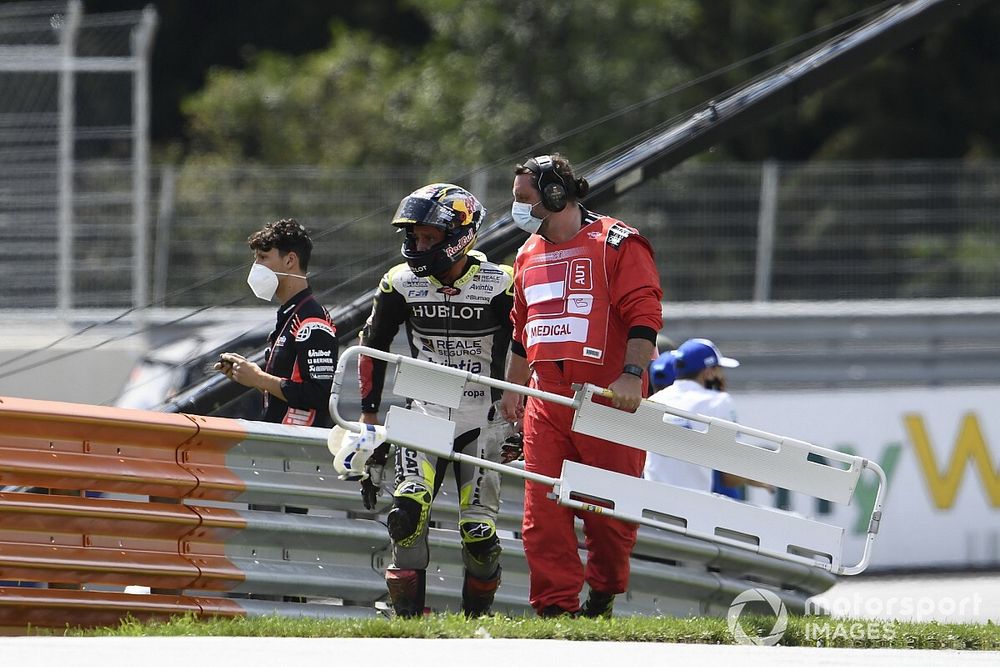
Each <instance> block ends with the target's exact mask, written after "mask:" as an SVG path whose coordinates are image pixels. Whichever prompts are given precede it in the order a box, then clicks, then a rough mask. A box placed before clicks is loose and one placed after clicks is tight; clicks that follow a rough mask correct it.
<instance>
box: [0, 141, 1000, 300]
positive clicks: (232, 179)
mask: <svg viewBox="0 0 1000 667" xmlns="http://www.w3.org/2000/svg"><path fill="white" fill-rule="evenodd" d="M130 169H131V163H109V162H107V161H101V162H95V163H85V164H80V165H78V169H77V171H76V181H77V183H78V187H77V190H76V195H75V198H74V208H75V213H76V219H77V226H76V228H75V230H74V232H73V233H74V237H75V246H76V248H77V252H76V253H75V256H74V262H75V263H74V266H73V275H74V289H75V299H76V303H77V304H78V305H102V306H110V307H120V308H125V307H128V306H130V305H131V304H132V299H133V296H134V294H135V290H134V289H133V285H132V284H131V281H132V280H133V277H134V274H133V272H132V267H133V257H132V252H133V248H134V244H133V241H132V240H131V226H130V224H131V220H132V210H131V208H130V204H129V199H128V196H127V194H126V193H123V192H122V188H121V187H120V185H121V184H122V183H126V184H127V183H128V182H129V179H130V178H131V177H130V173H131V171H130ZM510 174H511V172H510V170H509V168H506V167H505V168H496V169H492V170H489V172H488V173H486V172H484V173H480V174H478V175H477V176H474V177H471V178H470V177H457V176H456V175H448V174H431V175H428V174H427V173H426V172H425V171H422V170H419V171H418V170H405V169H396V170H391V169H373V170H371V171H356V170H344V169H321V168H273V169H272V168H261V167H253V168H251V167H245V168H229V167H208V166H195V165H188V166H186V167H184V168H181V169H179V170H178V169H174V168H156V169H153V170H152V179H151V187H150V194H151V196H150V200H151V204H150V209H151V210H150V212H149V216H150V220H151V225H150V235H151V243H150V246H149V247H150V250H149V257H148V258H147V263H148V266H150V267H151V268H150V270H149V271H148V272H147V273H146V274H145V280H147V281H148V283H147V287H148V291H149V293H150V295H151V301H152V302H154V303H155V304H156V305H157V306H170V307H194V306H213V305H227V304H238V305H257V304H256V303H255V302H254V299H253V297H252V296H250V295H249V291H248V290H247V289H246V286H245V284H244V278H245V275H246V271H247V270H248V268H249V264H250V262H251V258H250V253H249V250H248V249H247V246H246V238H247V236H248V235H249V234H250V233H251V232H253V231H254V230H256V229H258V228H259V227H260V226H261V225H262V224H264V223H265V222H268V221H270V220H274V219H277V218H281V217H295V218H297V219H299V220H300V221H301V222H303V223H304V224H305V225H307V227H309V228H310V230H311V231H312V232H313V236H314V238H315V240H316V248H315V250H314V259H313V262H312V266H311V267H310V269H311V272H312V274H313V284H314V285H315V286H316V287H317V289H318V291H321V292H323V293H324V294H326V299H325V301H326V302H327V303H330V304H335V303H338V302H341V301H343V300H346V299H349V298H353V297H354V296H356V295H357V294H359V293H361V292H362V291H364V290H366V289H371V288H373V287H374V285H375V284H376V282H377V280H378V277H379V275H380V274H381V272H382V271H384V270H385V268H386V266H387V265H389V264H390V263H393V262H395V261H398V251H399V245H400V240H401V239H400V238H399V236H397V235H396V234H395V233H394V230H393V229H392V228H391V226H390V225H389V218H390V216H391V215H392V212H393V210H394V209H395V206H396V204H397V203H398V202H399V199H400V198H401V197H403V196H404V195H406V194H407V193H408V192H410V191H411V190H413V189H415V188H417V187H419V186H421V185H423V184H424V183H425V182H427V181H430V180H436V179H440V180H449V179H455V180H457V181H458V182H460V183H461V184H463V185H465V186H467V187H469V188H470V189H472V190H473V191H474V192H475V193H476V194H477V195H479V196H480V197H481V198H482V199H483V201H484V202H485V203H486V205H487V207H488V208H489V210H490V216H489V220H490V221H492V220H495V219H497V218H498V217H499V216H500V215H501V214H502V213H503V212H504V211H505V210H506V209H507V207H508V206H509V205H510V180H511V175H510ZM48 177H50V176H47V178H48ZM38 178H42V177H41V176H39V177H38ZM32 182H34V181H33V179H32V178H29V177H28V176H27V175H26V174H24V173H21V174H19V175H18V179H17V180H16V181H12V180H9V179H8V180H7V181H6V183H7V185H6V187H8V188H10V187H13V188H17V187H22V186H26V185H27V184H29V183H32ZM126 187H127V186H126ZM38 196H39V198H40V199H44V196H45V195H42V194H39V195H38ZM602 209H603V210H602V212H604V213H608V214H610V215H615V216H617V217H620V218H622V219H623V220H625V221H626V222H628V223H629V224H632V225H635V226H637V227H639V228H640V230H641V231H642V232H643V233H644V234H645V235H646V236H648V237H649V239H650V240H651V241H652V243H653V246H654V248H655V250H656V256H657V262H658V265H659V268H660V273H661V278H662V281H663V285H664V291H665V295H666V299H667V300H668V301H672V302H680V301H751V300H761V301H766V300H774V301H787V300H799V299H803V300H832V299H876V298H922V297H985V296H1000V163H997V162H970V163H964V162H927V163H925V162H878V163H869V162H864V163H861V162H858V163H814V164H764V165H761V164H708V165H701V164H689V165H684V166H682V167H680V168H677V169H675V170H673V171H671V172H669V173H667V174H665V175H663V176H661V177H660V178H659V179H657V180H656V181H653V182H650V183H647V184H645V185H642V186H639V187H637V188H635V189H633V190H631V191H629V192H628V193H627V194H626V195H625V196H624V197H623V198H622V199H621V200H619V201H617V202H615V203H613V204H609V205H607V206H604V207H602ZM38 215H39V218H42V217H44V215H45V214H43V213H39V214H38ZM48 215H51V211H50V212H49V213H48ZM52 224H53V223H52V222H51V221H49V222H48V224H47V225H41V224H39V225H21V226H19V227H18V228H17V229H16V230H11V229H10V228H8V227H2V226H0V230H2V232H0V233H2V234H5V235H7V238H8V239H9V238H11V236H10V234H11V233H12V231H16V233H17V235H18V237H19V238H20V239H22V242H23V243H24V244H29V245H30V244H34V246H38V247H42V246H44V245H46V244H51V243H52V239H51V231H49V230H51V228H52ZM16 247H17V248H20V250H16V251H15V252H14V253H13V254H9V255H8V260H7V261H5V262H4V266H5V267H6V268H5V273H8V274H9V273H10V272H11V271H13V270H14V269H12V268H11V267H12V266H17V267H19V268H17V269H16V270H18V271H20V272H21V277H20V278H19V281H20V282H18V283H16V284H24V285H26V287H25V289H23V290H15V289H11V288H10V286H11V283H10V282H8V283H7V286H8V289H6V290H4V293H3V295H2V297H0V299H2V302H0V306H6V307H31V306H52V305H53V304H54V303H55V301H56V299H55V294H54V292H53V289H54V285H55V281H54V279H53V277H52V264H51V263H46V262H41V261H38V259H37V256H36V255H32V254H31V253H29V252H26V251H25V250H24V248H25V247H28V246H16ZM495 259H501V260H507V261H510V260H511V259H512V258H511V257H507V258H495Z"/></svg>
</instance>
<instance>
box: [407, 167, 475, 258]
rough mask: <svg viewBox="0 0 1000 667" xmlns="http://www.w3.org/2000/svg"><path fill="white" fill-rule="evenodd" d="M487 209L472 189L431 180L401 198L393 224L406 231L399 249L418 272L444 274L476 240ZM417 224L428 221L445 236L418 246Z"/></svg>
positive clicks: (423, 223) (427, 223)
mask: <svg viewBox="0 0 1000 667" xmlns="http://www.w3.org/2000/svg"><path fill="white" fill-rule="evenodd" d="M485 217H486V209H485V208H484V207H483V205H482V204H481V203H479V200H478V199H476V198H475V197H474V196H473V195H472V193H471V192H469V191H468V190H466V189H465V188H461V187H459V186H457V185H452V184H451V183H432V184H431V185H425V186H424V187H422V188H420V189H419V190H414V191H413V192H411V193H410V194H409V196H407V197H404V198H403V201H401V202H399V208H397V209H396V214H395V215H394V216H392V224H393V226H395V227H397V228H399V229H401V230H402V231H404V232H405V233H406V239H405V240H404V241H403V247H402V248H401V249H400V252H401V253H402V255H403V258H404V259H405V260H406V263H407V264H409V266H410V269H411V270H412V271H413V273H415V274H416V275H418V276H422V277H423V276H436V275H441V274H442V273H444V272H445V271H447V270H448V269H449V268H451V267H452V265H454V264H455V262H457V261H458V260H460V259H461V258H462V257H463V256H464V255H465V254H466V253H467V252H469V250H471V249H472V247H473V246H474V245H475V243H476V235H477V234H478V233H479V227H480V225H481V224H482V223H483V219H484V218H485ZM414 225H428V226H430V227H436V228H438V229H440V230H442V231H443V232H444V239H443V240H442V241H441V242H440V243H438V244H435V245H434V246H433V247H431V248H428V249H427V250H423V251H419V250H417V242H416V238H415V237H414V235H413V227H414Z"/></svg>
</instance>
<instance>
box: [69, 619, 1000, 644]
mask: <svg viewBox="0 0 1000 667" xmlns="http://www.w3.org/2000/svg"><path fill="white" fill-rule="evenodd" d="M773 623H774V618H773V617H768V616H761V617H754V616H749V615H746V614H744V615H743V616H741V617H740V624H741V626H742V627H743V628H744V630H745V631H746V632H747V634H748V635H750V636H753V634H754V630H755V629H756V630H759V631H761V632H767V631H769V630H770V628H771V627H772V625H773ZM850 628H854V631H853V634H854V636H855V637H859V636H860V635H862V634H865V635H867V637H862V638H852V636H851V635H852V632H851V630H850ZM65 634H72V635H90V636H93V635H99V636H126V637H139V636H188V637H190V636H213V637H218V636H227V637H376V638H397V637H409V638H421V639H435V638H451V639H463V638H468V639H475V638H491V637H493V638H510V639H567V640H573V641H627V642H678V643H689V644H732V643H734V642H733V638H732V635H731V634H730V632H729V627H728V625H727V621H726V619H725V618H673V617H645V616H635V617H616V618H612V619H586V618H579V619H566V618H557V619H542V618H535V617H534V616H510V617H508V616H499V615H497V616H490V617H486V618H479V619H473V620H467V619H466V618H465V617H464V616H462V615H460V614H433V615H431V616H427V617H424V618H418V619H391V620H390V619H382V618H379V619H316V618H284V617H280V616H266V617H256V618H205V619H200V618H198V617H195V616H191V615H188V616H179V617H177V618H174V619H172V620H170V621H167V622H162V623H159V622H157V623H141V622H139V621H136V620H135V619H127V620H125V621H122V623H121V624H120V625H119V626H117V627H108V628H97V629H92V630H69V631H67V632H66V633H65ZM817 637H819V639H817ZM780 643H781V644H782V645H784V646H831V647H854V648H919V649H952V650H980V651H995V650H998V649H1000V627H998V626H997V625H995V624H993V623H986V624H947V623H936V622H931V623H903V622H885V623H882V622H874V621H861V620H850V619H830V618H827V617H815V616H792V617H789V619H788V628H787V630H786V631H785V634H784V636H783V638H782V641H781V642H780Z"/></svg>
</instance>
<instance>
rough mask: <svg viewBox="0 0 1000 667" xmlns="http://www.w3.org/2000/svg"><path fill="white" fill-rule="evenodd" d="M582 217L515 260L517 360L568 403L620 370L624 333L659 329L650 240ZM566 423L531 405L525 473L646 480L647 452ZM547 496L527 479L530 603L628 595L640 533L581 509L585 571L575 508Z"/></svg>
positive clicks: (553, 409) (555, 410)
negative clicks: (589, 471)
mask: <svg viewBox="0 0 1000 667" xmlns="http://www.w3.org/2000/svg"><path fill="white" fill-rule="evenodd" d="M581 208H582V207H581ZM582 213H583V220H582V225H581V227H580V231H579V232H578V233H577V234H576V235H575V236H574V237H573V238H572V239H570V240H569V241H566V242H564V243H558V244H557V243H551V242H550V241H548V240H546V239H545V238H543V237H541V236H538V235H532V236H531V237H530V238H529V239H528V240H527V241H526V242H525V244H524V245H523V246H522V247H521V250H520V251H519V252H518V255H517V259H516V261H515V294H514V308H513V310H512V311H511V320H512V322H513V323H514V331H513V339H514V341H515V342H514V348H515V353H516V352H517V346H518V345H520V346H522V347H523V349H524V351H525V353H526V357H527V360H528V363H529V364H530V366H531V370H532V380H531V385H532V386H534V387H537V388H539V389H542V390H543V391H548V392H553V393H557V394H562V395H566V396H569V395H571V394H572V389H571V387H570V385H571V384H573V383H575V382H590V383H592V384H596V385H599V386H602V387H607V386H608V385H610V384H611V383H612V382H614V381H615V380H616V379H618V377H619V376H620V375H621V373H622V369H623V367H624V362H625V349H626V346H627V343H628V339H629V332H630V330H631V329H633V328H634V327H640V328H643V329H646V330H649V329H651V330H653V331H659V330H660V327H661V326H662V306H661V301H662V297H663V292H662V290H661V289H660V279H659V274H658V273H657V271H656V265H655V263H654V262H653V255H652V249H651V248H650V245H649V242H648V241H647V240H646V239H645V238H643V237H642V236H641V235H639V233H638V232H637V231H636V230H635V229H634V228H632V227H629V226H627V225H625V224H624V223H622V222H621V221H619V220H615V219H614V218H610V217H607V216H602V215H600V214H597V213H592V212H590V211H586V210H585V209H584V210H582ZM572 418H573V411H572V410H571V409H570V408H567V407H564V406H560V405H555V404H553V403H548V402H545V401H541V400H538V399H534V398H528V399H527V402H526V405H525V414H524V457H525V468H526V469H527V470H530V471H532V472H537V473H540V474H542V475H547V476H549V477H558V476H559V475H560V474H561V471H562V463H563V461H565V460H572V461H579V462H581V463H584V464H586V465H591V466H595V467H599V468H603V469H606V470H612V471H615V472H620V473H624V474H627V475H632V476H633V477H638V476H640V475H641V474H642V467H643V462H644V460H645V452H643V451H642V450H638V449H632V448H630V447H625V446H623V445H617V444H614V443H610V442H608V441H606V440H600V439H598V438H593V437H590V436H585V435H581V434H579V433H574V432H573V431H572V428H571V424H572ZM548 491H549V489H548V488H546V487H545V486H544V485H542V484H539V483H537V482H531V481H529V482H526V483H525V500H524V503H525V512H524V520H523V533H522V536H523V537H522V539H523V544H524V552H525V557H526V558H527V560H528V566H529V569H530V572H531V581H530V592H529V598H530V602H531V605H532V606H533V607H534V608H535V609H536V610H543V609H545V608H546V607H549V606H552V605H554V606H556V607H559V608H562V609H564V610H567V611H570V612H573V611H576V610H578V609H579V593H580V591H581V590H582V588H583V582H584V581H586V582H587V584H589V585H590V587H591V589H594V590H597V591H600V592H602V593H608V594H613V593H621V592H623V591H625V590H626V588H627V587H628V577H629V556H630V554H631V551H632V547H633V545H634V544H635V538H636V526H635V525H633V524H626V523H624V522H622V521H618V520H616V519H610V518H608V517H606V516H602V515H600V514H595V513H592V512H582V513H581V515H580V518H581V519H583V521H584V525H585V532H586V535H587V542H586V546H587V550H588V558H587V565H586V570H584V567H583V565H582V563H581V561H580V558H579V553H578V550H577V537H576V533H575V530H574V527H573V518H574V511H573V510H572V509H570V508H566V507H562V506H560V505H557V504H556V503H555V502H554V501H552V500H550V499H549V498H547V497H546V494H547V493H548Z"/></svg>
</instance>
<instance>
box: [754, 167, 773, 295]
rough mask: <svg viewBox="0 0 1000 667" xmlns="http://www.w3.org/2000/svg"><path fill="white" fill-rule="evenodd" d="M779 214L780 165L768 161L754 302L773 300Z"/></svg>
mask: <svg viewBox="0 0 1000 667" xmlns="http://www.w3.org/2000/svg"><path fill="white" fill-rule="evenodd" d="M777 214H778V163H777V162H775V161H774V160H767V161H766V162H764V164H763V165H761V171H760V213H759V215H758V217H757V270H756V272H755V277H754V285H753V300H754V301H770V300H771V272H772V268H773V266H774V222H775V218H776V217H777Z"/></svg>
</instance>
